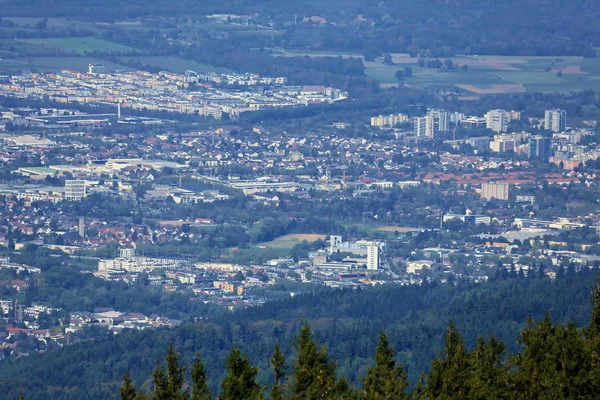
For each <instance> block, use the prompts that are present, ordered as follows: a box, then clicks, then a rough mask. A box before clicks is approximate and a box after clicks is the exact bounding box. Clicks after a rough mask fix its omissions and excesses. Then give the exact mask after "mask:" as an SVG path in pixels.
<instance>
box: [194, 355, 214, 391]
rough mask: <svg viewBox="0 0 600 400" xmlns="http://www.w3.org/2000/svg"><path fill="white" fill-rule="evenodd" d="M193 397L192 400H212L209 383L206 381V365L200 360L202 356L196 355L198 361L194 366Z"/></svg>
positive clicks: (195, 361)
mask: <svg viewBox="0 0 600 400" xmlns="http://www.w3.org/2000/svg"><path fill="white" fill-rule="evenodd" d="M192 381H193V387H192V397H191V400H210V399H211V398H212V395H211V393H210V390H209V389H208V382H207V380H206V372H205V371H204V364H203V363H202V359H201V358H200V354H199V353H196V359H195V360H194V365H193V366H192Z"/></svg>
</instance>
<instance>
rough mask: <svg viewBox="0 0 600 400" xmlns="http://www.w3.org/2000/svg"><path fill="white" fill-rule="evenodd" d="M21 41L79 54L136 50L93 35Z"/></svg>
mask: <svg viewBox="0 0 600 400" xmlns="http://www.w3.org/2000/svg"><path fill="white" fill-rule="evenodd" d="M23 41H24V42H27V43H32V44H37V45H41V46H49V47H55V48H58V49H61V50H66V51H72V52H74V53H80V54H83V53H85V52H93V51H104V52H112V53H130V52H132V51H136V49H134V48H132V47H127V46H123V45H121V44H118V43H113V42H109V41H107V40H102V39H97V38H94V37H70V38H45V39H27V40H23Z"/></svg>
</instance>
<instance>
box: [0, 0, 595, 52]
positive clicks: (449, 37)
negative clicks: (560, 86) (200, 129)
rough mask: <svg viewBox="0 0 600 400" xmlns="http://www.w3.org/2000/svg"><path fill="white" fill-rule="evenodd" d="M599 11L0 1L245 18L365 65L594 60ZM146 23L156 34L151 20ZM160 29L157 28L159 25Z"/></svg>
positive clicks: (12, 6)
mask: <svg viewBox="0 0 600 400" xmlns="http://www.w3.org/2000/svg"><path fill="white" fill-rule="evenodd" d="M599 11H600V5H599V4H598V2H596V1H593V0H583V1H578V2H565V1H560V0H552V1H528V2H522V1H518V0H509V1H502V2H498V1H492V0H485V1H475V0H458V1H455V2H452V3H448V2H446V1H443V0H420V1H416V2H415V1H406V0H405V1H394V2H384V3H381V4H379V5H378V6H377V7H373V6H372V4H371V3H369V2H367V1H365V0H350V1H348V0H344V1H342V0H329V1H324V2H323V1H315V0H310V1H302V2H292V1H285V2H281V1H273V0H261V1H243V0H235V1H227V2H218V1H214V0H211V1H202V2H197V1H193V0H185V1H177V2H171V3H165V2H162V1H159V0H151V1H141V0H134V1H128V2H126V3H123V2H121V1H117V0H107V1H105V2H101V3H98V2H94V1H90V0H84V1H75V0H67V1H60V2H57V1H54V2H48V1H44V0H29V1H26V2H24V1H22V0H8V1H5V2H3V16H7V17H9V16H26V17H33V16H39V17H74V18H82V19H87V20H92V21H107V22H114V21H122V20H127V19H134V20H135V19H141V18H144V17H150V16H160V17H161V18H165V17H181V18H182V19H183V20H186V21H187V20H189V19H190V17H191V16H194V18H198V17H203V16H204V15H210V14H235V15H245V16H251V17H252V18H250V21H251V22H252V21H253V19H255V20H256V22H255V23H261V24H263V25H272V26H274V27H276V28H278V29H279V30H280V31H281V32H282V34H281V35H276V36H275V39H274V44H275V45H276V46H280V47H288V48H310V49H313V50H336V51H355V52H359V53H361V54H362V53H364V54H365V56H366V58H371V57H372V56H373V55H379V54H381V53H382V52H404V53H411V54H415V55H416V54H420V55H423V56H428V57H431V56H433V57H437V56H448V55H453V54H499V55H579V56H587V57H590V56H591V57H594V56H595V50H594V48H593V46H597V45H598V43H597V42H595V41H597V40H598V37H600V35H599V29H600V27H598V25H597V24H596V23H595V22H596V20H597V18H598V15H599ZM312 16H319V17H321V18H323V19H322V20H319V21H320V22H319V23H316V24H315V23H304V22H302V23H299V24H298V23H294V21H296V22H297V21H298V19H300V21H303V18H304V17H312ZM532 16H535V18H533V17H532ZM153 21H154V22H155V26H156V27H160V24H158V23H157V21H158V20H157V19H156V18H154V19H153ZM162 22H163V25H164V24H165V21H164V20H163V21H162ZM166 25H169V24H168V23H166ZM284 28H285V29H284ZM247 36H248V37H247V39H249V40H251V41H257V40H260V39H261V35H247ZM235 37H236V39H237V40H243V39H244V38H243V37H240V36H235ZM204 44H206V43H204ZM204 44H201V45H202V46H204ZM246 48H247V47H246Z"/></svg>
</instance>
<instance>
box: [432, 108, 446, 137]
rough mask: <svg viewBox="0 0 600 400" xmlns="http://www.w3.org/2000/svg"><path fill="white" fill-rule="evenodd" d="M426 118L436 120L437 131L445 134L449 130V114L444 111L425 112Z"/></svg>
mask: <svg viewBox="0 0 600 400" xmlns="http://www.w3.org/2000/svg"><path fill="white" fill-rule="evenodd" d="M427 116H428V117H433V118H437V120H438V130H439V131H441V132H446V131H449V130H450V113H449V112H448V111H446V110H435V109H434V110H429V111H428V112H427Z"/></svg>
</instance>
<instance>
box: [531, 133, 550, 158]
mask: <svg viewBox="0 0 600 400" xmlns="http://www.w3.org/2000/svg"><path fill="white" fill-rule="evenodd" d="M551 155H552V139H550V138H549V137H544V136H541V135H536V136H532V137H530V138H529V158H539V159H542V160H547V159H548V158H550V156H551Z"/></svg>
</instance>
